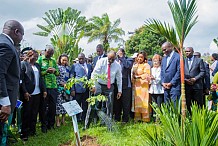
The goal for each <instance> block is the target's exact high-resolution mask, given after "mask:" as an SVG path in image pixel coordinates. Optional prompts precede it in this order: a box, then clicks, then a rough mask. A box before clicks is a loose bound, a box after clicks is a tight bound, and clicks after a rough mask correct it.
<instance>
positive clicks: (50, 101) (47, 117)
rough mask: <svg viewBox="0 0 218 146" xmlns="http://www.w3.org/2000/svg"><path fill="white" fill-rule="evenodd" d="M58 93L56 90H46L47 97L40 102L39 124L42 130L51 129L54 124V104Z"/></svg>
mask: <svg viewBox="0 0 218 146" xmlns="http://www.w3.org/2000/svg"><path fill="white" fill-rule="evenodd" d="M57 96H58V91H57V89H56V88H53V89H48V88H47V97H46V98H45V99H43V100H42V102H41V104H42V106H41V109H40V110H41V123H42V128H48V129H49V128H51V127H54V124H55V116H56V103H57Z"/></svg>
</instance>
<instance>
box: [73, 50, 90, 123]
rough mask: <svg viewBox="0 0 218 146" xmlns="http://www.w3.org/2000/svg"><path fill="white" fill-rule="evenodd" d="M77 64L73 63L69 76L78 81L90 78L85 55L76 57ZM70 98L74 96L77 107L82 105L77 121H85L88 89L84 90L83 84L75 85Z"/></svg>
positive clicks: (81, 54)
mask: <svg viewBox="0 0 218 146" xmlns="http://www.w3.org/2000/svg"><path fill="white" fill-rule="evenodd" d="M78 59H79V63H75V64H73V65H72V68H71V74H72V76H73V77H74V78H76V79H80V78H82V77H87V79H90V78H91V73H92V66H91V65H90V64H87V63H86V62H85V55H84V54H83V53H80V54H79V55H78ZM72 96H75V99H76V101H77V102H78V103H79V105H82V109H83V112H82V115H78V116H77V119H78V121H81V120H82V121H83V122H84V121H85V117H86V111H87V109H88V103H87V101H86V99H87V98H88V97H89V89H88V88H85V87H84V85H83V83H78V84H75V85H74V86H73V87H72Z"/></svg>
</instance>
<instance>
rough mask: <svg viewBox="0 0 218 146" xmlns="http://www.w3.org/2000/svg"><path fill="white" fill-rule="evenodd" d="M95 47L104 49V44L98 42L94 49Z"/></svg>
mask: <svg viewBox="0 0 218 146" xmlns="http://www.w3.org/2000/svg"><path fill="white" fill-rule="evenodd" d="M97 48H99V49H102V50H104V46H103V45H102V44H98V45H97V46H96V49H97Z"/></svg>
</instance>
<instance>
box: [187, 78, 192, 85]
mask: <svg viewBox="0 0 218 146" xmlns="http://www.w3.org/2000/svg"><path fill="white" fill-rule="evenodd" d="M185 83H186V84H188V85H193V82H192V81H191V79H185Z"/></svg>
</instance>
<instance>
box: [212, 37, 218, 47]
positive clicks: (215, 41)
mask: <svg viewBox="0 0 218 146" xmlns="http://www.w3.org/2000/svg"><path fill="white" fill-rule="evenodd" d="M213 42H214V43H215V44H216V46H217V47H218V38H216V39H213Z"/></svg>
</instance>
